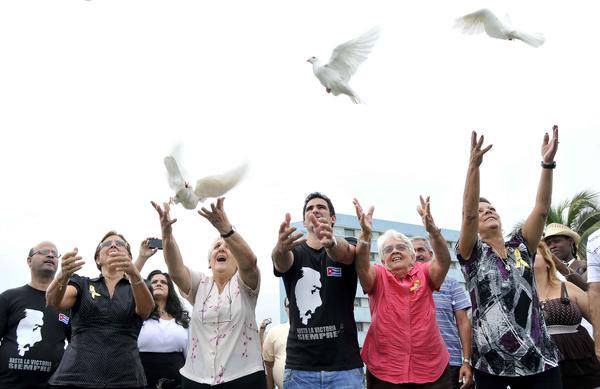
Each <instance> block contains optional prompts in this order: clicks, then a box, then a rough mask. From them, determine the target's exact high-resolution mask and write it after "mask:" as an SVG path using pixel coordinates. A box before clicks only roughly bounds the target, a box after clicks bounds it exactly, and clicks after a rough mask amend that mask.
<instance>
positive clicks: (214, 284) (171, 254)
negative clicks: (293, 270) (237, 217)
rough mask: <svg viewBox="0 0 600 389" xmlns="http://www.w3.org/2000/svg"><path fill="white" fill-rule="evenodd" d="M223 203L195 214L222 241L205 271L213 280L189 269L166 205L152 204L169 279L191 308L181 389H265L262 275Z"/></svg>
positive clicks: (220, 201) (213, 249)
mask: <svg viewBox="0 0 600 389" xmlns="http://www.w3.org/2000/svg"><path fill="white" fill-rule="evenodd" d="M223 201H224V198H223V197H221V198H219V199H218V200H217V203H216V205H215V204H211V205H210V207H211V209H210V210H209V209H207V208H204V207H203V208H202V209H201V210H200V211H198V213H199V214H200V215H201V216H203V217H204V218H206V219H207V220H208V221H209V222H210V223H211V224H212V225H213V227H215V228H216V229H217V231H218V232H219V234H220V235H221V237H220V238H218V239H217V240H216V241H215V242H214V243H213V244H212V245H211V249H210V252H209V257H208V261H209V264H208V267H209V269H211V271H212V274H211V275H207V274H205V273H203V272H199V271H195V270H192V269H190V268H188V267H187V266H186V265H184V263H183V259H182V257H181V253H180V252H179V248H178V246H177V243H176V242H175V238H174V237H173V232H172V228H171V226H172V224H173V223H175V222H176V221H177V219H172V220H171V218H170V216H169V204H166V203H165V204H164V206H163V207H162V208H161V207H160V206H159V205H157V204H155V203H152V205H153V206H154V208H155V209H156V211H157V212H158V215H159V217H160V223H161V229H162V239H163V250H164V256H165V261H166V262H167V267H168V269H169V275H170V276H171V279H172V280H173V282H175V284H176V285H177V286H178V287H179V291H180V292H181V294H182V296H183V297H184V298H186V299H187V300H188V301H189V302H190V303H191V304H192V305H193V306H194V308H193V313H192V320H191V323H190V337H189V343H188V347H187V357H186V361H185V365H184V366H183V368H182V369H181V370H180V372H181V375H182V376H183V380H182V387H183V389H196V388H211V387H215V388H219V389H237V388H240V389H242V388H257V389H261V388H265V387H266V377H265V372H264V368H263V362H262V356H261V354H260V344H259V336H258V327H257V325H256V315H255V309H256V301H257V299H258V292H259V289H260V272H259V270H258V266H257V261H256V256H255V255H254V253H253V252H252V249H250V247H249V246H248V244H247V243H246V241H245V240H244V239H243V238H242V236H241V235H240V233H238V232H237V231H235V230H234V229H233V226H232V224H231V223H230V222H229V219H228V218H227V215H226V213H225V210H224V208H223Z"/></svg>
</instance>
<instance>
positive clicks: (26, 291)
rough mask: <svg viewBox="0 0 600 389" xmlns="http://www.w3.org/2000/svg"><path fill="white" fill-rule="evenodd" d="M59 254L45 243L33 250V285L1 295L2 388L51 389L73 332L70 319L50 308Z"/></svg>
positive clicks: (31, 256)
mask: <svg viewBox="0 0 600 389" xmlns="http://www.w3.org/2000/svg"><path fill="white" fill-rule="evenodd" d="M59 256H60V255H59V254H58V250H57V249H56V246H55V245H54V243H52V242H42V243H40V244H38V245H36V246H34V247H33V248H31V250H29V254H28V255H27V265H28V266H29V269H30V271H31V281H30V282H29V283H28V284H27V285H24V286H21V287H20V288H15V289H9V290H7V291H5V292H4V293H2V294H0V339H1V344H0V388H16V389H20V388H23V389H25V388H27V389H37V388H47V387H48V379H49V378H50V376H51V375H52V373H53V372H54V370H56V367H57V366H58V363H59V362H60V359H61V358H62V354H63V351H64V346H65V338H66V334H67V332H68V331H69V315H68V313H66V312H56V311H54V310H52V309H50V308H46V289H47V288H48V285H49V284H50V282H51V281H52V280H53V279H54V274H55V273H56V270H57V268H58V258H59Z"/></svg>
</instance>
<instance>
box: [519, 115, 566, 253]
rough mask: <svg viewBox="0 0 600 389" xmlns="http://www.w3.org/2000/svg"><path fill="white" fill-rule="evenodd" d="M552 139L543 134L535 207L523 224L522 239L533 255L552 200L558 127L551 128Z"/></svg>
mask: <svg viewBox="0 0 600 389" xmlns="http://www.w3.org/2000/svg"><path fill="white" fill-rule="evenodd" d="M552 132H553V134H552V139H550V136H549V135H548V133H546V134H544V140H543V142H542V164H543V165H542V174H541V177H540V182H539V184H538V189H537V195H536V198H535V206H534V207H533V211H531V214H530V215H529V217H527V220H525V223H524V224H523V238H525V242H527V249H528V250H529V252H530V253H535V252H536V250H537V245H538V243H539V242H540V239H541V238H542V233H543V232H544V226H545V225H546V218H547V217H548V210H549V209H550V201H551V200H552V170H553V169H554V166H555V165H556V164H555V162H554V156H555V155H556V150H557V149H558V126H556V125H555V126H554V127H553V128H552Z"/></svg>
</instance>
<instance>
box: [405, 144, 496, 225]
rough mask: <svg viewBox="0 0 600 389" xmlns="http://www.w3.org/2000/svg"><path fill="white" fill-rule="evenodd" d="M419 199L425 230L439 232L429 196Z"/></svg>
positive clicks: (419, 210) (419, 211)
mask: <svg viewBox="0 0 600 389" xmlns="http://www.w3.org/2000/svg"><path fill="white" fill-rule="evenodd" d="M490 147H491V146H490ZM419 200H420V201H421V204H420V205H418V206H417V212H418V213H419V216H421V219H422V220H423V227H425V230H426V231H427V233H429V234H430V235H432V234H436V233H439V232H440V229H439V228H437V226H436V225H435V222H434V221H433V217H432V216H431V203H430V202H429V196H427V198H426V199H423V196H419Z"/></svg>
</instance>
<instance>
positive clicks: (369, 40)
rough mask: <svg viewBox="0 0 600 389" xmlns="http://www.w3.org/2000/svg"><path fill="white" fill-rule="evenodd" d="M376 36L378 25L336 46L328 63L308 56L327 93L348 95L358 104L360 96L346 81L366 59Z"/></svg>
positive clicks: (348, 80)
mask: <svg viewBox="0 0 600 389" xmlns="http://www.w3.org/2000/svg"><path fill="white" fill-rule="evenodd" d="M378 38H379V27H375V28H373V29H371V30H369V31H367V32H366V33H364V34H363V35H361V36H359V37H358V38H355V39H352V40H350V41H348V42H346V43H342V44H341V45H339V46H337V47H336V48H335V49H334V50H333V53H332V54H331V58H330V59H329V62H328V63H326V64H324V65H323V64H322V63H321V62H320V61H319V59H318V58H317V57H310V58H309V59H308V60H306V62H309V63H311V64H312V67H313V73H314V74H315V76H316V77H317V79H318V80H319V81H320V82H321V84H322V85H323V86H324V87H325V90H326V91H327V93H332V94H333V95H334V96H337V95H339V94H344V95H347V96H349V97H350V99H351V100H352V102H353V103H354V104H360V102H361V101H360V98H359V97H358V95H357V94H356V93H355V92H354V91H353V90H352V88H350V85H348V83H349V82H350V78H351V77H352V76H353V75H354V73H356V70H357V69H358V66H359V65H360V64H361V63H363V62H364V61H365V60H366V59H367V57H368V55H369V53H370V52H371V49H373V45H375V42H376V41H377V39H378Z"/></svg>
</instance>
